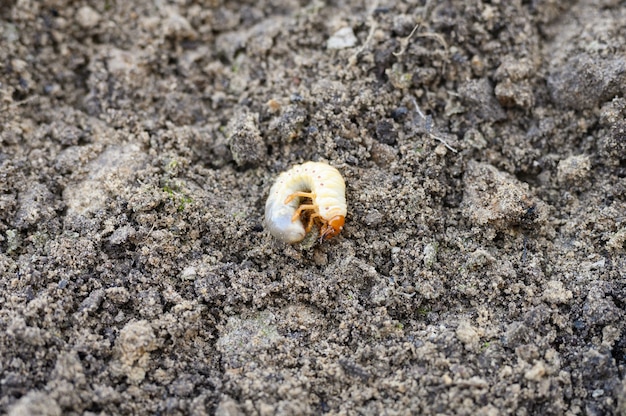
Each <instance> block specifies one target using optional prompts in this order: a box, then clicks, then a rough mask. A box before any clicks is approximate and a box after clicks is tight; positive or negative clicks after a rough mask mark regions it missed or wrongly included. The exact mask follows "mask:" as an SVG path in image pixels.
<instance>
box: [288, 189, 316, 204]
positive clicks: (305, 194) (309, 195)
mask: <svg viewBox="0 0 626 416" xmlns="http://www.w3.org/2000/svg"><path fill="white" fill-rule="evenodd" d="M297 197H302V198H310V199H311V200H314V199H315V194H314V193H313V192H294V193H293V194H291V195H289V196H288V197H287V198H285V202H284V203H285V204H288V203H290V202H291V201H293V199H294V198H297Z"/></svg>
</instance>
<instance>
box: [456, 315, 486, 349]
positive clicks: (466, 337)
mask: <svg viewBox="0 0 626 416" xmlns="http://www.w3.org/2000/svg"><path fill="white" fill-rule="evenodd" d="M456 337H457V338H458V339H459V341H461V342H462V343H463V344H465V346H466V347H469V346H472V345H476V344H477V343H478V341H479V340H480V337H479V336H478V332H477V331H476V329H475V328H474V327H473V326H472V325H471V324H470V323H469V322H467V321H461V323H459V326H458V327H457V329H456Z"/></svg>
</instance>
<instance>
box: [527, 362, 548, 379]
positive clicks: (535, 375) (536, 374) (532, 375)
mask: <svg viewBox="0 0 626 416" xmlns="http://www.w3.org/2000/svg"><path fill="white" fill-rule="evenodd" d="M545 374H546V366H545V364H544V363H543V361H537V362H536V363H535V365H533V368H531V369H530V370H528V371H526V373H524V378H525V379H526V380H531V381H539V380H541V378H542V377H543V376H544V375H545Z"/></svg>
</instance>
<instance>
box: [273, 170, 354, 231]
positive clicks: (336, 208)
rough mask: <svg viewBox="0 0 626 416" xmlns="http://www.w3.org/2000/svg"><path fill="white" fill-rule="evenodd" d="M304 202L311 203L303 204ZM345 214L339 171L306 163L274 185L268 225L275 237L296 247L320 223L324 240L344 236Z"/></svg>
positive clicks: (341, 180)
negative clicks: (338, 235)
mask: <svg viewBox="0 0 626 416" xmlns="http://www.w3.org/2000/svg"><path fill="white" fill-rule="evenodd" d="M302 199H309V200H310V202H308V201H307V202H305V203H304V204H300V201H301V200H302ZM346 212H347V205H346V184H345V183H344V181H343V178H342V177H341V174H340V173H339V171H338V170H337V169H335V168H333V167H332V166H329V165H327V164H326V163H321V162H306V163H304V164H302V165H296V166H294V167H292V168H291V169H289V170H288V171H286V172H283V173H281V174H280V176H278V178H277V179H276V182H274V185H272V188H271V189H270V194H269V196H268V197H267V202H266V203H265V225H266V226H267V228H268V229H269V232H270V234H272V235H273V236H274V237H276V238H278V239H279V240H282V241H284V242H286V243H290V244H293V243H297V242H299V241H302V239H304V236H305V235H306V233H308V232H309V231H310V230H311V228H312V227H313V224H314V223H316V222H317V223H320V224H321V227H320V240H323V239H328V238H332V237H334V236H336V235H337V234H339V233H340V232H341V230H342V229H343V223H344V221H345V218H346ZM302 217H304V219H305V220H306V222H307V224H306V226H305V225H304V224H303V223H302Z"/></svg>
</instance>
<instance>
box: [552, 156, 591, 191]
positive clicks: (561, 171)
mask: <svg viewBox="0 0 626 416" xmlns="http://www.w3.org/2000/svg"><path fill="white" fill-rule="evenodd" d="M590 170H591V161H590V160H589V156H587V155H577V156H570V157H568V158H567V159H564V160H561V161H560V162H559V166H558V173H557V179H558V181H559V183H564V184H565V183H570V184H574V183H577V182H580V181H581V180H582V179H584V178H586V177H587V175H588V174H589V171H590Z"/></svg>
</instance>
